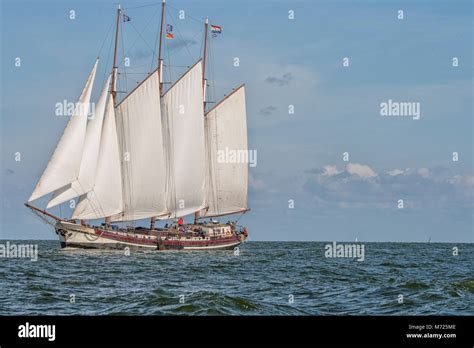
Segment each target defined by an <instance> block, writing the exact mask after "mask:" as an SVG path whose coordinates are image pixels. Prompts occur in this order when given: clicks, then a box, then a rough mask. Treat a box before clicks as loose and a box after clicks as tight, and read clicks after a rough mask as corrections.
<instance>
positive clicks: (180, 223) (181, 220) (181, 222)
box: [178, 218, 184, 226]
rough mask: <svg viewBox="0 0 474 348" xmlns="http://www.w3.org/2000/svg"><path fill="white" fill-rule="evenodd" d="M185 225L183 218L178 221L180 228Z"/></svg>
mask: <svg viewBox="0 0 474 348" xmlns="http://www.w3.org/2000/svg"><path fill="white" fill-rule="evenodd" d="M183 223H184V221H183V218H179V220H178V225H179V226H183Z"/></svg>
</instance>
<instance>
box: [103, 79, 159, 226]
mask: <svg viewBox="0 0 474 348" xmlns="http://www.w3.org/2000/svg"><path fill="white" fill-rule="evenodd" d="M116 113H117V131H118V136H119V144H120V153H121V162H122V174H123V189H124V199H123V203H124V210H123V213H122V214H120V215H118V216H113V217H112V221H131V220H139V219H144V218H149V217H152V216H158V215H163V214H165V213H166V212H167V207H166V191H165V178H166V177H165V159H164V151H163V139H162V125H161V108H160V86H159V77H158V71H157V70H155V72H154V73H152V74H151V75H150V76H148V77H147V78H146V79H145V80H144V81H143V82H142V83H141V84H140V85H139V86H138V87H136V89H135V90H133V91H132V92H130V94H129V95H128V96H127V97H126V98H125V99H124V100H123V101H122V102H121V103H120V104H119V105H118V106H117V108H116Z"/></svg>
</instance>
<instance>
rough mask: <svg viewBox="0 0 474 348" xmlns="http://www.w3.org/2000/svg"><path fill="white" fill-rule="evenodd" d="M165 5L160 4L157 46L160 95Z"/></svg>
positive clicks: (163, 1) (163, 2)
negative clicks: (158, 42)
mask: <svg viewBox="0 0 474 348" xmlns="http://www.w3.org/2000/svg"><path fill="white" fill-rule="evenodd" d="M165 3H166V0H162V2H161V22H160V44H159V46H158V72H159V76H160V94H161V90H162V88H163V60H162V59H161V46H162V39H163V24H164V22H165Z"/></svg>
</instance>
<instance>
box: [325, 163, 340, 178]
mask: <svg viewBox="0 0 474 348" xmlns="http://www.w3.org/2000/svg"><path fill="white" fill-rule="evenodd" d="M339 173H341V172H340V171H338V170H337V167H336V166H335V165H334V166H333V165H327V166H324V172H323V175H324V176H333V175H337V174H339Z"/></svg>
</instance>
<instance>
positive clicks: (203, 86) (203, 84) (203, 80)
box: [194, 17, 209, 224]
mask: <svg viewBox="0 0 474 348" xmlns="http://www.w3.org/2000/svg"><path fill="white" fill-rule="evenodd" d="M208 27H209V18H207V17H206V20H205V22H204V52H203V61H202V95H203V103H202V107H203V110H204V115H205V114H206V89H207V88H206V87H207V84H206V60H207V59H206V58H207V37H208V34H207V33H208ZM199 213H200V212H199V211H196V212H195V213H194V223H195V224H197V223H198V220H199V215H200V214H199Z"/></svg>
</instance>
